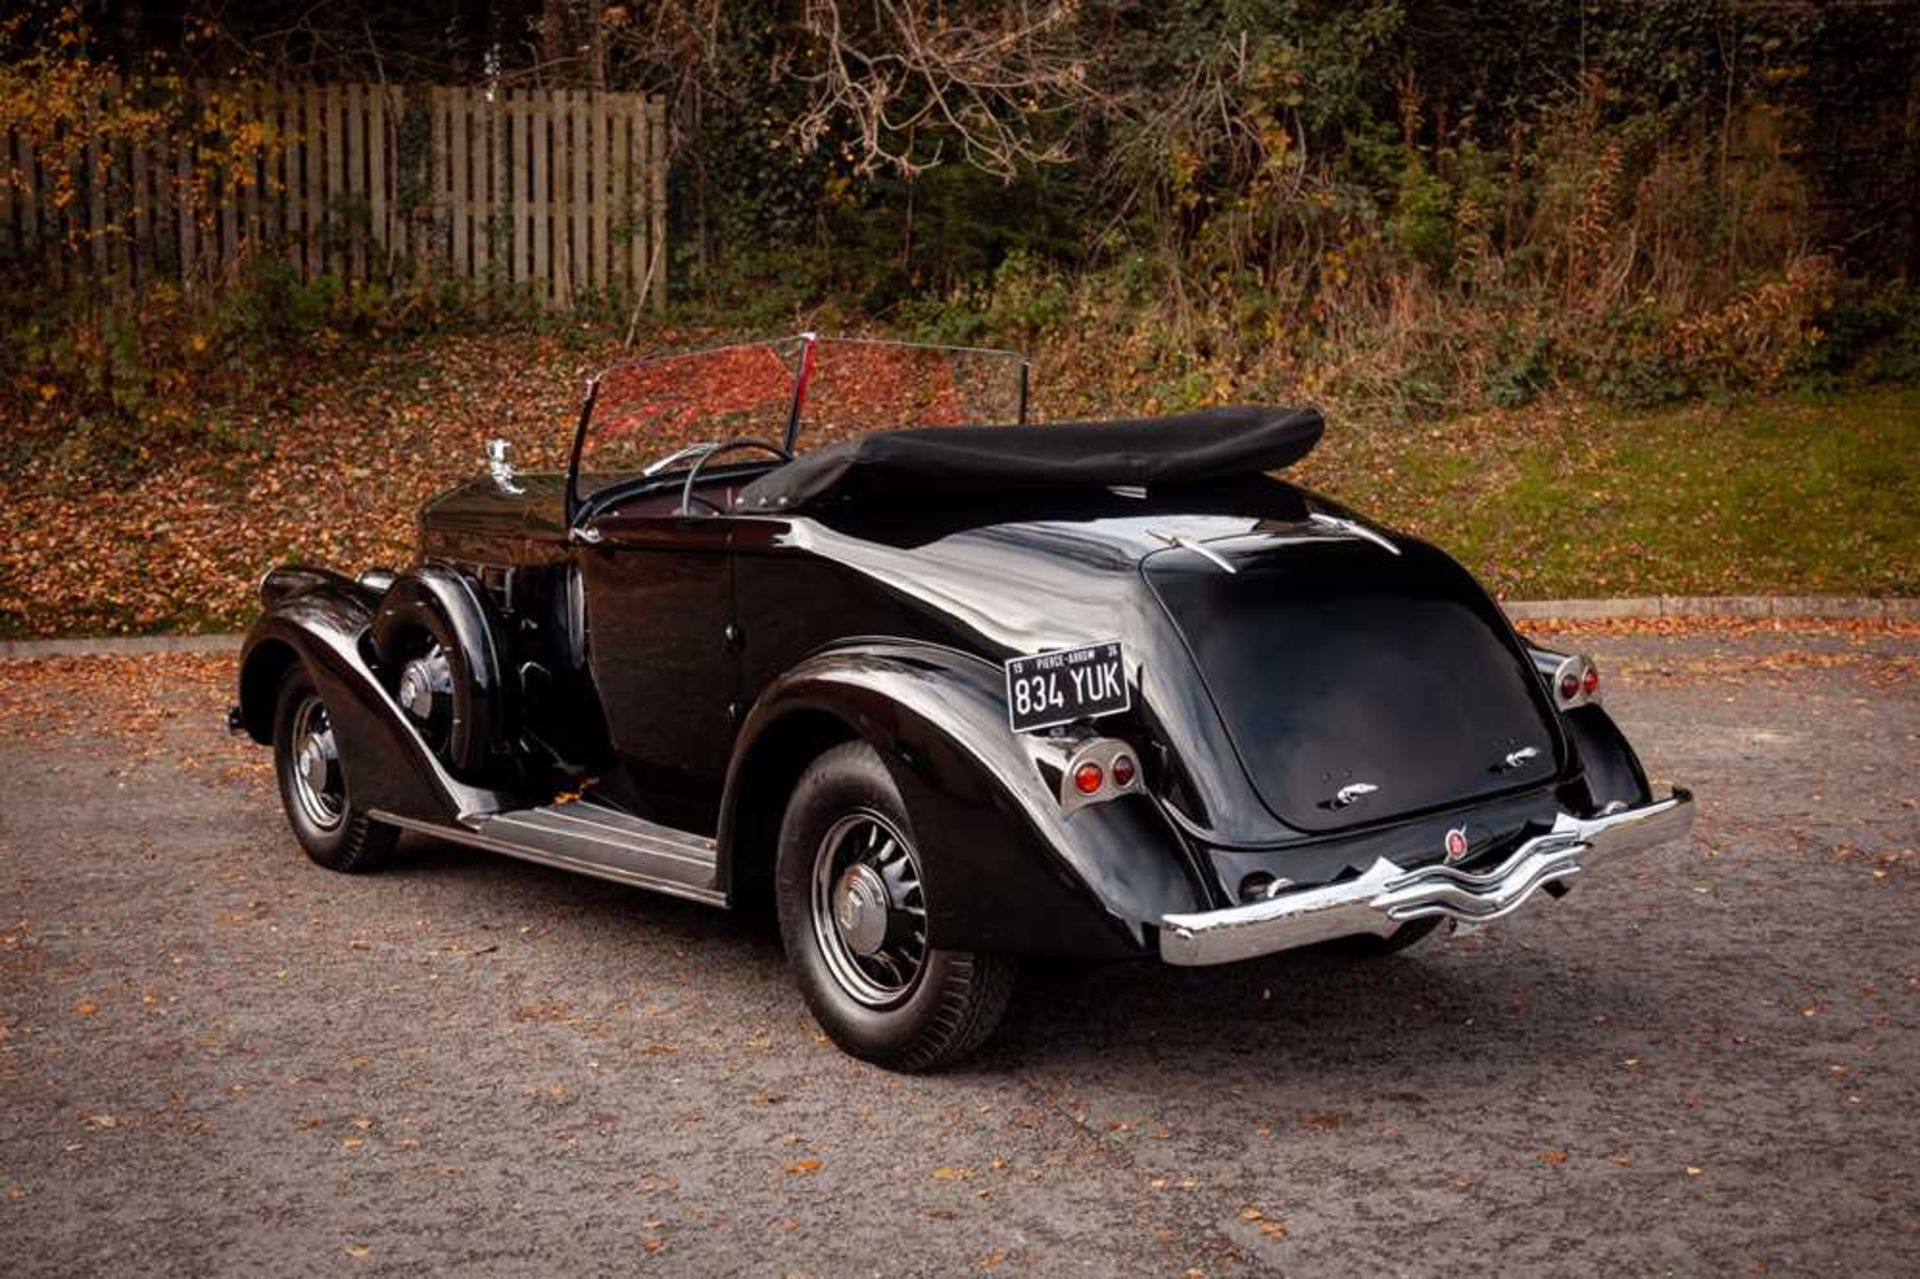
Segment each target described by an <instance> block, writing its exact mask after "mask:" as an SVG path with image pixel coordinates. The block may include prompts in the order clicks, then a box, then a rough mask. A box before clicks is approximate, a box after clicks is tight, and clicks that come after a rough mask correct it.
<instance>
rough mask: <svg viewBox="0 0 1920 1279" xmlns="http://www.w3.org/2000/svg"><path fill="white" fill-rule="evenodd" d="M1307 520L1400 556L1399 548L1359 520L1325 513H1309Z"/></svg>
mask: <svg viewBox="0 0 1920 1279" xmlns="http://www.w3.org/2000/svg"><path fill="white" fill-rule="evenodd" d="M1307 518H1308V519H1310V520H1312V521H1313V522H1314V523H1315V524H1318V525H1320V526H1321V527H1322V528H1330V529H1334V530H1336V531H1337V532H1341V533H1346V534H1348V535H1349V536H1352V537H1357V538H1359V539H1360V540H1361V541H1363V542H1372V543H1373V544H1374V545H1375V546H1377V547H1379V548H1380V549H1381V550H1383V551H1386V552H1388V553H1390V554H1393V555H1398V554H1399V553H1400V548H1399V547H1397V546H1395V545H1394V544H1393V543H1392V542H1389V541H1388V540H1387V539H1386V538H1385V537H1384V536H1382V535H1381V534H1379V533H1376V532H1374V531H1373V530H1372V529H1370V528H1368V527H1367V526H1366V525H1364V524H1362V523H1361V522H1360V521H1358V520H1350V519H1348V518H1346V517H1345V516H1343V515H1329V514H1327V512H1325V511H1309V512H1308V513H1307Z"/></svg>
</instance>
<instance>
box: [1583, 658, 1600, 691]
mask: <svg viewBox="0 0 1920 1279" xmlns="http://www.w3.org/2000/svg"><path fill="white" fill-rule="evenodd" d="M1580 691H1581V692H1583V693H1585V694H1586V695H1587V696H1588V697H1592V696H1593V695H1594V694H1595V693H1598V692H1599V691H1600V668H1599V667H1598V666H1595V665H1593V664H1592V663H1588V665H1587V673H1586V674H1585V675H1582V676H1581V677H1580Z"/></svg>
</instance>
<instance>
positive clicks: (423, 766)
mask: <svg viewBox="0 0 1920 1279" xmlns="http://www.w3.org/2000/svg"><path fill="white" fill-rule="evenodd" d="M269 582H270V583H272V582H274V579H273V578H272V577H270V578H269ZM277 585H278V586H283V587H286V588H287V589H285V590H275V591H273V592H266V591H263V596H265V597H267V598H269V599H270V603H269V605H268V607H267V610H266V612H265V613H264V614H263V615H262V616H261V618H260V620H259V621H257V622H255V623H254V625H253V628H252V629H251V630H250V631H249V632H248V633H247V638H246V642H245V644H244V645H243V646H242V648H241V650H240V681H239V682H240V722H241V724H242V725H243V726H244V727H245V728H246V730H247V733H248V734H249V735H250V736H251V737H252V738H253V739H254V740H255V741H259V742H271V741H272V740H273V716H274V710H275V702H276V700H277V699H278V697H279V692H280V681H281V678H282V677H283V675H284V674H285V672H286V670H287V669H288V668H289V666H290V665H291V664H292V663H293V662H296V661H297V662H300V663H301V664H302V665H304V666H305V667H306V668H307V671H308V673H309V674H311V675H312V677H313V682H314V687H315V688H316V689H317V690H318V692H319V694H320V697H321V700H322V701H324V702H325V703H326V704H327V714H328V716H329V718H330V719H331V720H332V723H333V731H334V738H335V741H336V742H337V744H338V746H339V750H340V758H341V761H342V764H343V766H344V767H345V769H346V772H347V779H348V785H349V786H350V787H351V789H352V793H353V802H354V804H355V805H356V806H357V807H360V808H369V809H376V808H377V809H382V810H385V811H387V812H391V813H394V814H397V815H399V816H402V817H417V818H422V819H424V820H429V821H444V820H446V819H447V818H454V819H464V818H468V817H473V816H478V815H480V814H484V813H491V812H497V811H499V810H501V809H502V808H505V807H509V806H510V801H509V799H508V797H507V796H505V795H503V794H502V793H500V792H498V791H494V790H490V789H488V788H485V787H479V786H472V785H469V784H467V783H465V782H462V781H460V780H458V779H457V778H455V777H454V776H452V774H450V773H448V772H447V770H446V769H445V768H444V767H442V766H441V764H440V762H439V760H437V759H435V758H434V755H433V752H432V750H430V749H429V748H428V746H427V744H426V743H425V742H424V741H422V740H421V738H420V735H419V734H418V733H417V732H415V731H414V728H413V726H412V724H410V723H409V722H408V720H407V717H406V715H405V713H404V712H402V710H401V709H400V706H399V704H398V703H397V702H395V701H394V700H393V698H392V696H391V695H389V694H388V692H387V690H386V689H385V688H384V687H383V686H382V685H381V682H380V679H379V677H378V675H377V674H376V673H375V671H374V669H373V667H372V665H371V663H370V662H369V660H368V653H369V649H370V647H371V646H370V645H369V644H368V643H367V642H366V637H367V630H368V627H369V625H370V624H371V622H372V619H373V609H372V602H371V600H370V599H369V595H370V592H368V591H367V590H366V589H365V588H364V587H360V586H357V585H356V584H355V583H353V582H352V581H350V580H348V579H346V578H343V577H339V576H337V575H335V574H330V573H328V574H322V573H316V572H314V571H312V570H304V571H302V576H301V578H300V580H299V581H298V582H297V583H296V582H293V581H291V580H288V581H284V582H279V583H277Z"/></svg>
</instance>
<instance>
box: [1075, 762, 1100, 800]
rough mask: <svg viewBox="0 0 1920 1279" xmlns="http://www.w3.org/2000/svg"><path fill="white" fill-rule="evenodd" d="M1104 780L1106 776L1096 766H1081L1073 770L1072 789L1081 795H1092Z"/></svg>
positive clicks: (1098, 766)
mask: <svg viewBox="0 0 1920 1279" xmlns="http://www.w3.org/2000/svg"><path fill="white" fill-rule="evenodd" d="M1106 780H1107V775H1106V774H1105V773H1104V772H1102V771H1101V770H1100V765H1098V764H1091V763H1089V764H1082V765H1080V767H1078V768H1076V769H1074V770H1073V788H1074V789H1075V790H1077V791H1079V792H1080V793H1081V794H1082V795H1091V794H1093V793H1094V792H1095V791H1097V790H1099V789H1100V787H1101V785H1102V784H1103V783H1104V782H1105V781H1106Z"/></svg>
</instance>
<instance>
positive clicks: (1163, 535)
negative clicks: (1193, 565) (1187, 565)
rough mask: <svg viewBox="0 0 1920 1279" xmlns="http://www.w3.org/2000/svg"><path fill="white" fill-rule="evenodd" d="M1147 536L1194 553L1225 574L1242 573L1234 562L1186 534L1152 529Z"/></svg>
mask: <svg viewBox="0 0 1920 1279" xmlns="http://www.w3.org/2000/svg"><path fill="white" fill-rule="evenodd" d="M1147 536H1148V537H1152V538H1157V539H1159V540H1160V541H1162V542H1165V543H1166V544H1167V545H1168V546H1173V547H1178V548H1179V549H1180V550H1183V551H1192V552H1193V553H1194V554H1195V555H1198V556H1199V557H1200V558H1201V559H1203V560H1206V561H1207V562H1208V563H1209V564H1212V565H1213V566H1214V567H1215V568H1217V569H1219V570H1220V571H1222V572H1223V573H1227V574H1229V575H1231V574H1235V573H1238V572H1239V571H1240V570H1239V569H1237V568H1235V567H1234V566H1233V561H1231V560H1229V559H1228V558H1227V557H1226V556H1224V555H1222V554H1221V553H1220V552H1218V551H1216V550H1214V549H1213V548H1212V547H1210V546H1208V545H1207V544H1206V543H1205V542H1197V541H1195V540H1194V539H1193V538H1190V537H1188V536H1186V535H1185V534H1184V533H1169V532H1167V531H1165V530H1164V529H1157V528H1150V529H1148V530H1147Z"/></svg>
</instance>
